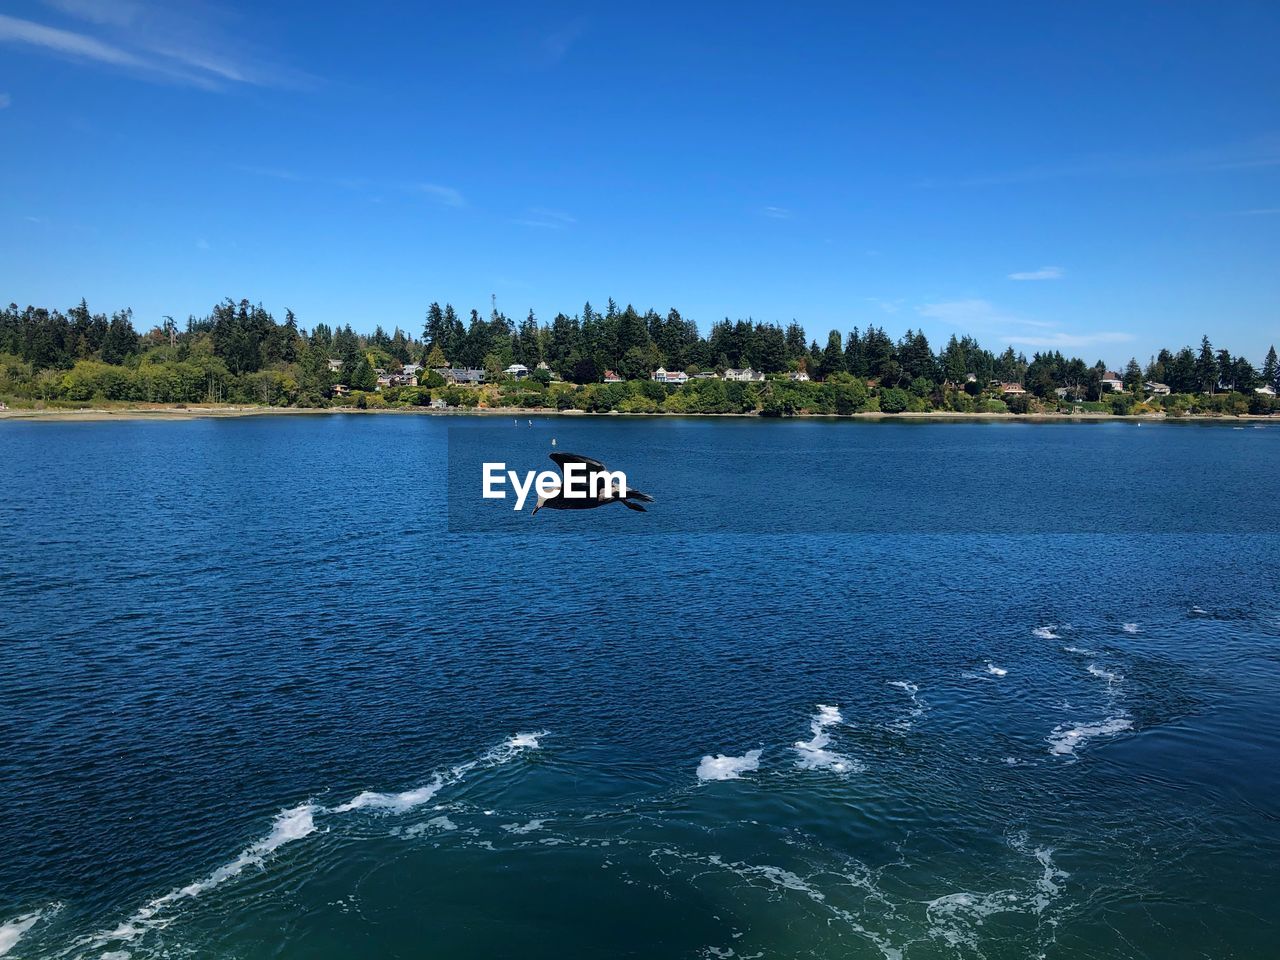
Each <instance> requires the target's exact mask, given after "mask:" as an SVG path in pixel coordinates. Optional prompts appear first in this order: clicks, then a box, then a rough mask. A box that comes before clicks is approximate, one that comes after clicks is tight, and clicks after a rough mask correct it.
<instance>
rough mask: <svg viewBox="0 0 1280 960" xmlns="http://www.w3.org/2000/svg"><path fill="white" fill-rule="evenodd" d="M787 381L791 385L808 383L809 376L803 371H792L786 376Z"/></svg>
mask: <svg viewBox="0 0 1280 960" xmlns="http://www.w3.org/2000/svg"><path fill="white" fill-rule="evenodd" d="M787 379H788V380H790V381H791V382H792V383H808V382H809V375H808V374H807V373H805V372H804V371H803V370H793V371H791V373H788V374H787Z"/></svg>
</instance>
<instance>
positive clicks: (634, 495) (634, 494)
mask: <svg viewBox="0 0 1280 960" xmlns="http://www.w3.org/2000/svg"><path fill="white" fill-rule="evenodd" d="M626 499H628V500H632V499H635V500H640V501H643V502H644V503H653V497H651V496H649V495H648V494H647V493H641V492H640V491H639V490H632V489H631V488H630V487H628V488H627V492H626ZM628 506H630V504H628Z"/></svg>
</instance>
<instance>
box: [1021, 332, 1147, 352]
mask: <svg viewBox="0 0 1280 960" xmlns="http://www.w3.org/2000/svg"><path fill="white" fill-rule="evenodd" d="M1132 339H1133V334H1131V333H1121V332H1119V331H1111V330H1102V331H1098V332H1096V333H1067V332H1065V331H1060V332H1057V333H1051V334H1047V335H1046V336H1043V337H1028V336H1023V335H1020V334H1009V335H1007V336H1005V337H1004V340H1006V341H1007V342H1008V343H1012V344H1017V345H1018V346H1024V347H1046V348H1052V349H1061V348H1063V347H1092V346H1097V345H1098V344H1103V343H1127V342H1128V341H1130V340H1132Z"/></svg>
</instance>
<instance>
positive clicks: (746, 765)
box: [698, 750, 763, 780]
mask: <svg viewBox="0 0 1280 960" xmlns="http://www.w3.org/2000/svg"><path fill="white" fill-rule="evenodd" d="M762 752H763V751H761V750H748V751H747V752H746V753H745V754H743V755H742V756H740V757H726V756H725V755H724V754H719V755H717V756H714V757H713V756H711V755H707V756H705V757H703V758H702V761H701V762H700V763H699V764H698V779H699V780H738V779H740V778H741V777H742V775H743V774H744V773H751V772H753V771H755V770H759V769H760V754H761V753H762Z"/></svg>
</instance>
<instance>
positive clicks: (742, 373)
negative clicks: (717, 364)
mask: <svg viewBox="0 0 1280 960" xmlns="http://www.w3.org/2000/svg"><path fill="white" fill-rule="evenodd" d="M724 378H725V379H726V380H734V381H737V382H738V383H760V382H761V381H763V380H764V374H763V373H760V372H759V371H758V370H752V369H751V368H750V367H746V368H745V369H742V370H739V369H738V368H737V367H730V368H729V369H728V370H726V371H725V372H724Z"/></svg>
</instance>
